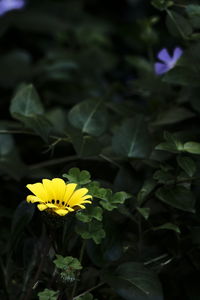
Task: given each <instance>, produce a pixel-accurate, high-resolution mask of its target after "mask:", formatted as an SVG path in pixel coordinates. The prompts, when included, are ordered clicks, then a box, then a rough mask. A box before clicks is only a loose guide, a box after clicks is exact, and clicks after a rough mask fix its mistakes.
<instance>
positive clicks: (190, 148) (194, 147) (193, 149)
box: [183, 142, 200, 154]
mask: <svg viewBox="0 0 200 300" xmlns="http://www.w3.org/2000/svg"><path fill="white" fill-rule="evenodd" d="M183 150H184V151H186V152H189V153H192V154H200V143H197V142H187V143H185V144H184V145H183Z"/></svg>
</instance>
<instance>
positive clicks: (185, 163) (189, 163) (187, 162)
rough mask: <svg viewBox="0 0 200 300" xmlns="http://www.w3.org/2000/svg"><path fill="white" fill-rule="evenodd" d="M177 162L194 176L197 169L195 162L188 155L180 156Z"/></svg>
mask: <svg viewBox="0 0 200 300" xmlns="http://www.w3.org/2000/svg"><path fill="white" fill-rule="evenodd" d="M177 162H178V164H179V166H180V167H181V168H182V169H183V170H184V171H185V173H186V174H187V175H189V176H190V177H192V176H193V175H194V173H195V171H196V165H195V162H194V161H193V160H192V159H191V158H190V157H187V156H178V157H177Z"/></svg>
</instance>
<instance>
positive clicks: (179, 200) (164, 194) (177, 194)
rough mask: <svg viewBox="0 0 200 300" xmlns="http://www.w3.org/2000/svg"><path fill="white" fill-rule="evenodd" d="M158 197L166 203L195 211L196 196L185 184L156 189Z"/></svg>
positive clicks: (184, 209)
mask: <svg viewBox="0 0 200 300" xmlns="http://www.w3.org/2000/svg"><path fill="white" fill-rule="evenodd" d="M156 197H157V198H158V199H160V200H161V201H163V202H164V203H166V204H168V205H170V206H173V207H175V208H178V209H181V210H183V211H188V212H192V213H194V212H195V210H194V206H195V197H194V194H193V193H192V192H191V191H189V190H187V189H186V188H184V187H183V186H176V187H170V188H167V187H161V188H159V189H158V190H157V191H156Z"/></svg>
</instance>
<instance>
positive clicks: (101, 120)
mask: <svg viewBox="0 0 200 300" xmlns="http://www.w3.org/2000/svg"><path fill="white" fill-rule="evenodd" d="M68 119H69V122H70V123H71V124H72V125H73V126H74V127H75V128H78V129H81V131H82V132H83V133H88V134H91V135H94V136H99V135H101V134H102V133H103V132H104V131H105V130H106V128H107V123H108V116H107V110H106V108H105V106H104V104H103V102H102V100H101V99H99V100H96V99H93V100H86V101H82V102H81V103H78V104H77V105H75V106H74V107H73V108H72V109H71V110H70V112H69V115H68Z"/></svg>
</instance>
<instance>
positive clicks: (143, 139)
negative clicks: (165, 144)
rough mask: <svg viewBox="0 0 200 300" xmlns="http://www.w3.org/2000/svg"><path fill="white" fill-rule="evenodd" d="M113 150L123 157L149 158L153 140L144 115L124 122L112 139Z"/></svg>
mask: <svg viewBox="0 0 200 300" xmlns="http://www.w3.org/2000/svg"><path fill="white" fill-rule="evenodd" d="M112 147H113V150H114V151H115V152H116V153H117V154H119V155H121V156H123V157H134V158H147V157H149V155H150V152H151V150H152V149H151V141H150V136H149V133H148V130H147V126H146V124H145V121H144V117H143V116H142V115H136V116H135V117H134V118H133V119H128V120H126V121H124V122H123V124H122V125H121V127H120V128H119V129H118V130H117V131H116V133H115V134H114V136H113V139H112Z"/></svg>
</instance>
